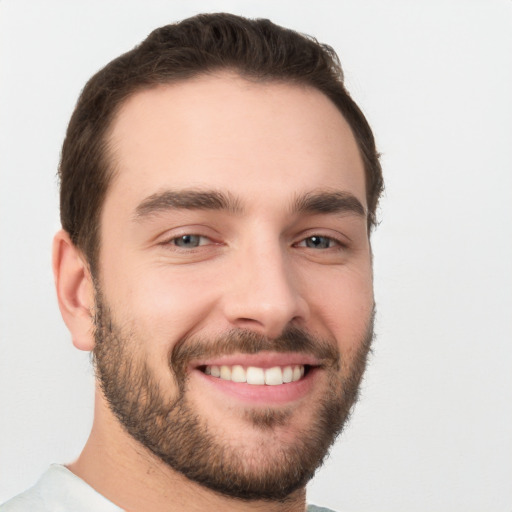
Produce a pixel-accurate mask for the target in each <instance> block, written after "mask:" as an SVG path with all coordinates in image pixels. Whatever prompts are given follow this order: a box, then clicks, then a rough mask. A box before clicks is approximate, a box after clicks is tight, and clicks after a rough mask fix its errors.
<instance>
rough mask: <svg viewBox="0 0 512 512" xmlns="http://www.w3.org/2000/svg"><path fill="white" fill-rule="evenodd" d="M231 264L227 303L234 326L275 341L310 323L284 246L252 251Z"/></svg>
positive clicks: (305, 303) (298, 284)
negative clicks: (290, 327)
mask: <svg viewBox="0 0 512 512" xmlns="http://www.w3.org/2000/svg"><path fill="white" fill-rule="evenodd" d="M231 263H232V265H231V268H230V273H229V277H228V278H227V279H228V282H227V283H226V294H225V296H224V301H223V305H224V314H225V316H226V318H227V320H228V322H229V323H230V324H231V326H233V327H237V328H244V329H250V330H254V331H257V332H259V333H261V334H263V335H265V336H268V337H269V338H275V337H277V336H279V335H280V334H281V333H282V332H283V330H284V329H285V327H287V326H288V325H289V324H291V323H294V324H295V325H299V326H300V325H301V324H302V323H303V322H304V321H305V320H307V317H308V313H309V312H308V304H307V301H306V300H305V298H304V297H303V296H302V294H301V290H300V283H299V282H298V276H297V274H296V272H295V270H294V268H293V265H292V264H291V261H290V257H289V255H288V254H287V252H286V249H285V248H282V247H280V244H278V243H276V244H274V245H272V246H269V244H267V245H266V247H265V248H261V247H259V248H254V246H251V247H248V248H247V250H246V251H243V253H242V254H240V255H238V256H237V258H236V260H235V261H232V262H231Z"/></svg>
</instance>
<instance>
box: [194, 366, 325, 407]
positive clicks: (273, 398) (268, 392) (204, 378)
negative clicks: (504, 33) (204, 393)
mask: <svg viewBox="0 0 512 512" xmlns="http://www.w3.org/2000/svg"><path fill="white" fill-rule="evenodd" d="M318 372H319V369H318V368H309V371H308V373H306V375H304V377H303V378H302V379H300V380H298V381H296V382H289V383H287V384H280V385H277V386H268V385H260V386H257V385H253V384H247V383H245V382H233V381H230V380H224V379H220V378H218V377H212V376H211V375H206V374H205V373H203V372H202V371H200V370H193V372H192V375H191V376H194V377H195V378H197V379H200V381H201V383H202V384H205V385H206V386H208V387H209V388H210V389H212V390H213V391H215V392H217V393H224V394H226V395H229V396H230V397H232V398H235V399H237V400H240V401H242V402H246V403H251V404H260V405H273V404H275V405H283V404H288V403H291V402H294V401H296V400H299V399H301V398H302V397H304V396H306V395H307V394H308V393H309V392H310V391H311V389H312V387H313V384H314V381H315V379H316V378H317V375H318Z"/></svg>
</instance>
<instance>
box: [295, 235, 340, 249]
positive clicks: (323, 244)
mask: <svg viewBox="0 0 512 512" xmlns="http://www.w3.org/2000/svg"><path fill="white" fill-rule="evenodd" d="M297 245H298V246H299V247H308V248H309V249H330V248H331V247H335V246H339V245H340V243H339V242H338V241H336V240H334V239H333V238H330V237H328V236H320V235H313V236H309V237H307V238H305V239H304V240H302V241H301V242H299V243H298V244H297Z"/></svg>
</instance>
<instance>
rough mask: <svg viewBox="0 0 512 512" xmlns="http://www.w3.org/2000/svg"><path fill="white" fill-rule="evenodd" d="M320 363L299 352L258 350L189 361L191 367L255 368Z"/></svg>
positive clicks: (317, 364) (315, 364)
mask: <svg viewBox="0 0 512 512" xmlns="http://www.w3.org/2000/svg"><path fill="white" fill-rule="evenodd" d="M320 364H321V363H320V361H319V360H318V359H316V358H315V357H314V356H312V355H309V354H303V353H300V352H258V353H257V354H242V353H240V354H229V355H225V356H218V357H212V358H205V359H201V360H197V361H193V362H192V363H191V365H190V366H191V367H192V368H198V367H201V366H224V365H225V366H233V365H241V366H244V367H249V366H255V367H257V368H272V367H274V366H282V367H284V366H294V365H304V366H305V365H308V366H319V365H320Z"/></svg>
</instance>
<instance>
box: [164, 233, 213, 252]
mask: <svg viewBox="0 0 512 512" xmlns="http://www.w3.org/2000/svg"><path fill="white" fill-rule="evenodd" d="M208 242H209V239H208V238H206V237H205V236H201V235H181V236H178V237H176V238H173V239H172V240H170V241H169V243H171V244H173V245H175V246H176V247H180V248H182V249H195V248H196V247H199V246H200V245H206V244H207V243H208Z"/></svg>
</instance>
